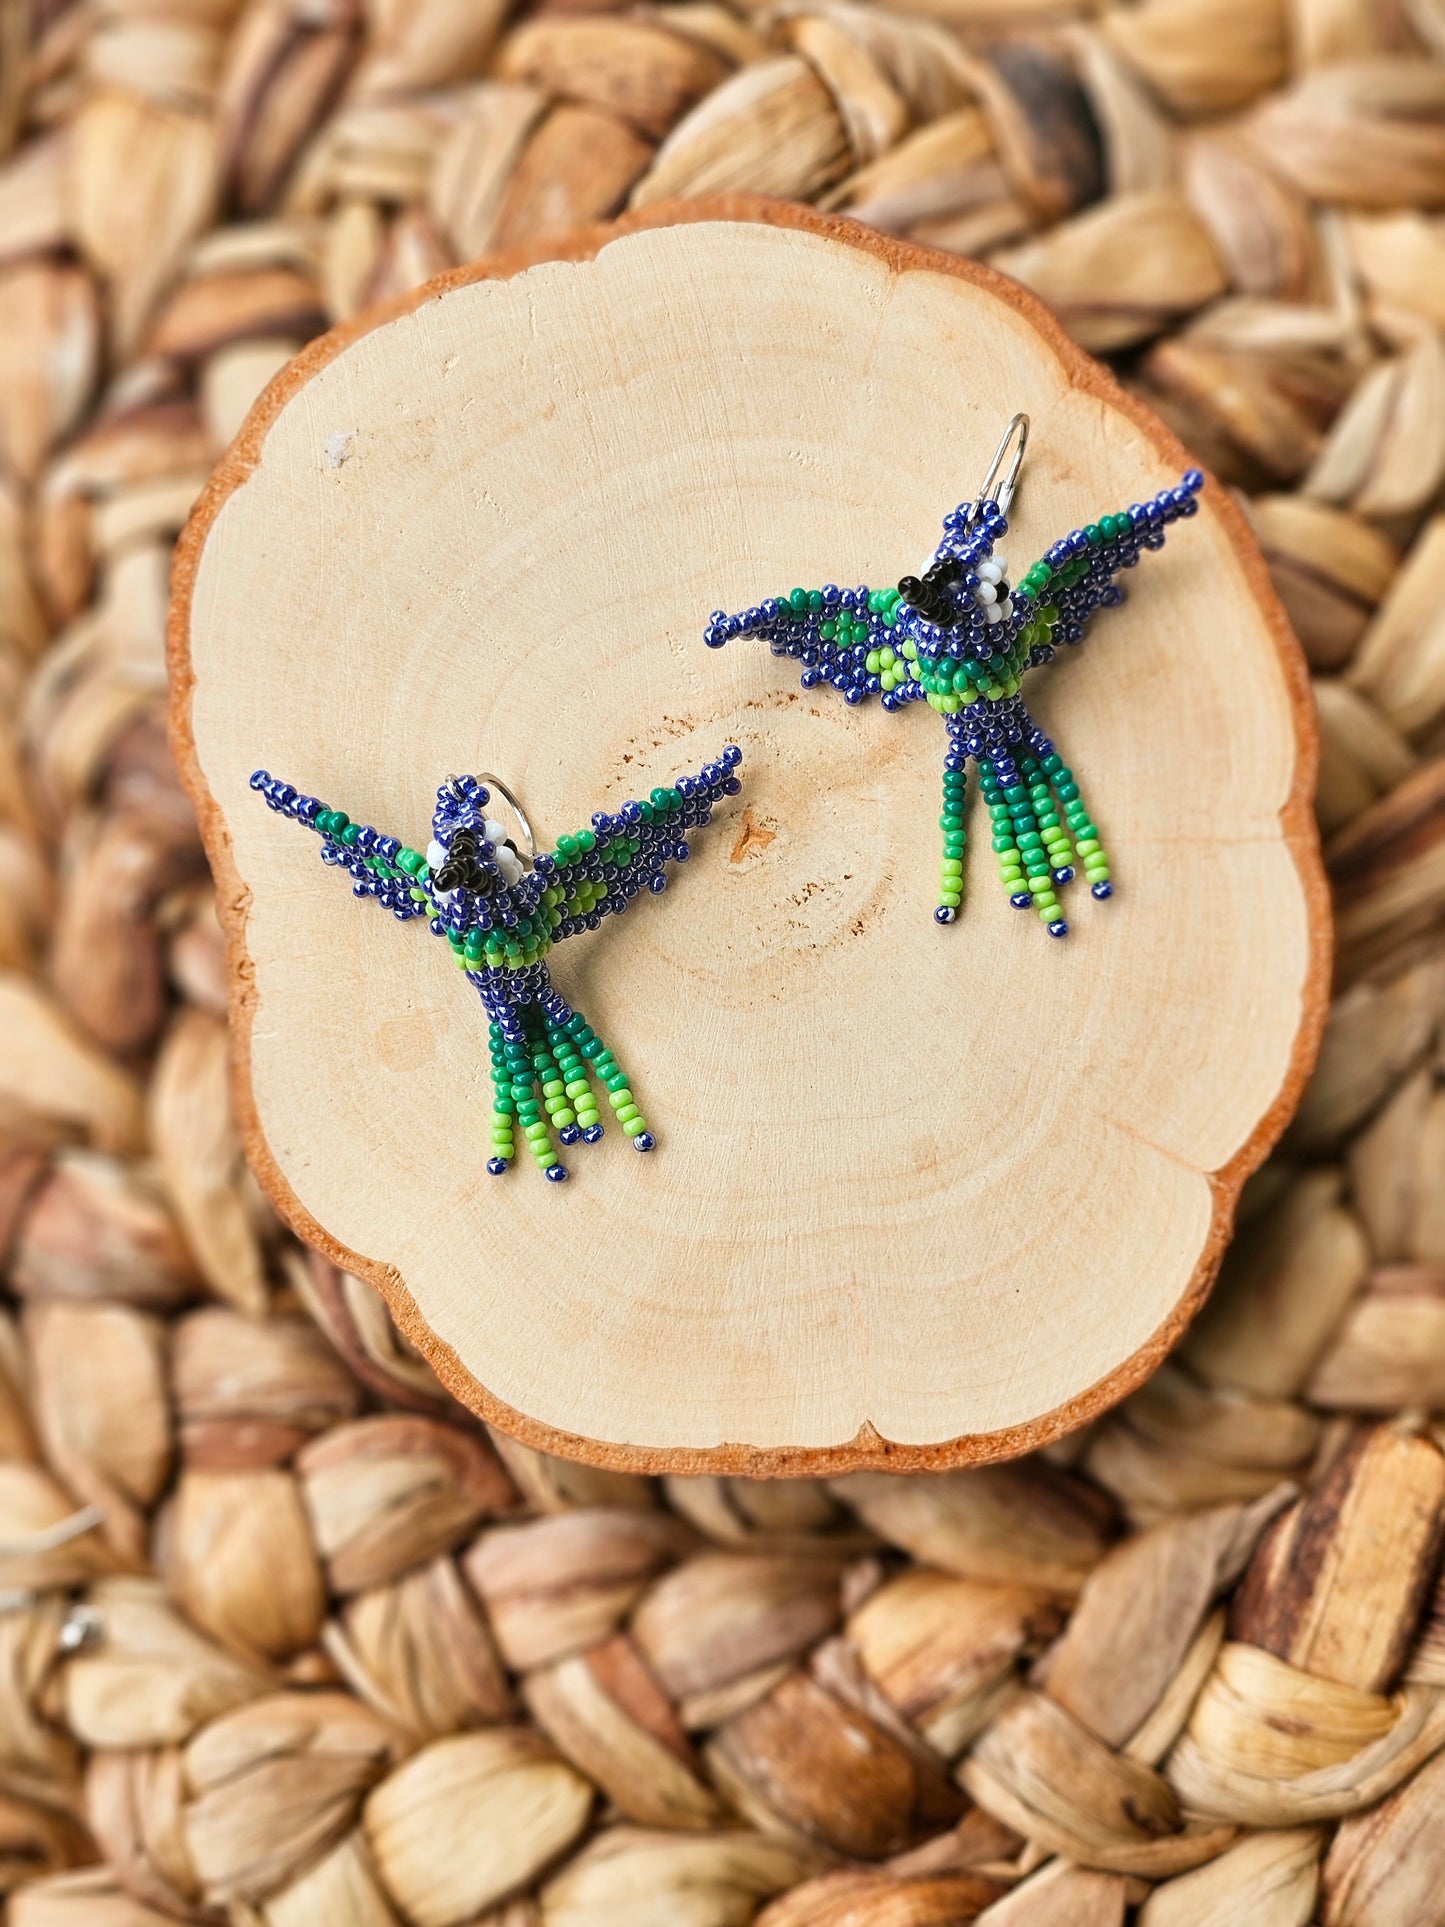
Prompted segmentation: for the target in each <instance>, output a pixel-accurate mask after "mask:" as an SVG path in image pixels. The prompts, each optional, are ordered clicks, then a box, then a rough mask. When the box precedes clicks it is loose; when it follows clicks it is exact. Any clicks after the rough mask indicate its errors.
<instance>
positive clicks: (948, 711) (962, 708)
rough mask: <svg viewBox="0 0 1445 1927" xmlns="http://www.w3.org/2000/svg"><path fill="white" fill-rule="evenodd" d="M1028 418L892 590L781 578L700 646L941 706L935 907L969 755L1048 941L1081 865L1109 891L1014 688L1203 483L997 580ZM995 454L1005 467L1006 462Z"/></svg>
mask: <svg viewBox="0 0 1445 1927" xmlns="http://www.w3.org/2000/svg"><path fill="white" fill-rule="evenodd" d="M1028 429H1029V419H1028V416H1027V415H1015V416H1014V418H1013V419H1012V421H1011V422H1010V423H1009V425H1008V427H1007V428H1006V429H1005V430H1004V434H1003V439H1002V440H1001V441H1000V443H999V445H998V449H997V451H996V452H995V454H994V458H993V462H992V464H991V466H990V468H989V472H988V475H987V476H986V477H985V479H984V484H983V487H982V488H981V489H980V490H979V492H978V495H977V497H976V498H975V500H974V501H972V502H960V503H959V505H958V507H957V508H956V509H954V510H953V511H952V513H951V514H949V515H947V516H945V518H944V522H943V540H942V541H941V542H940V543H939V545H938V547H937V548H936V549H935V550H934V552H933V558H932V560H931V561H930V562H929V564H928V567H927V568H926V569H925V570H924V572H923V575H922V576H921V577H919V576H912V575H906V576H904V577H903V579H902V580H901V581H900V582H899V584H898V586H897V588H895V589H881V590H877V589H869V588H868V587H867V586H866V585H865V586H864V587H862V588H858V589H839V588H836V587H834V586H833V585H832V584H829V586H828V587H826V588H823V589H813V590H806V589H794V590H793V591H792V593H791V594H790V595H786V596H770V597H769V598H768V599H767V600H766V601H764V602H762V603H760V604H759V605H758V606H757V607H756V608H752V609H744V610H742V611H740V612H739V613H738V614H736V615H728V614H726V613H725V612H724V611H723V610H721V609H719V610H717V611H715V613H714V614H713V616H712V618H711V620H710V622H709V624H708V627H707V629H706V630H705V632H704V635H703V640H704V642H706V643H707V645H708V647H709V648H710V649H721V648H722V646H723V644H724V643H727V642H731V641H733V640H734V639H735V638H737V637H740V636H761V637H763V638H764V639H765V640H766V641H767V642H768V643H769V644H770V645H771V647H772V651H773V654H774V655H775V656H791V657H792V658H793V659H794V660H795V661H798V662H801V663H802V664H803V676H802V682H803V687H804V688H805V689H816V688H818V687H819V686H820V685H821V684H824V683H826V684H828V685H830V686H831V687H832V688H834V689H836V690H838V691H839V692H840V693H841V694H842V696H843V699H844V701H845V702H848V703H854V704H856V703H861V702H865V701H867V699H868V698H869V697H870V696H880V697H881V698H882V703H883V707H884V709H888V710H894V709H901V708H903V707H904V706H905V704H907V703H911V702H917V701H919V700H920V699H921V700H923V701H925V702H927V703H928V704H929V706H930V707H931V708H933V709H936V710H937V711H938V712H939V714H940V715H941V716H942V717H943V720H944V724H945V726H946V728H947V731H948V746H947V750H946V753H945V755H944V759H943V810H942V813H941V815H940V817H939V824H940V827H941V828H942V831H943V870H942V882H941V884H940V887H939V892H938V907H937V909H936V910H935V911H934V913H933V914H934V916H935V918H936V919H937V920H938V922H939V923H952V922H953V920H954V917H955V915H956V914H957V912H958V908H959V906H960V904H961V903H962V902H963V849H964V806H965V800H966V790H967V780H968V778H967V771H968V765H969V763H970V762H972V763H973V764H974V765H975V767H976V768H977V771H978V779H979V788H980V789H981V790H982V791H983V799H984V802H985V804H986V806H987V808H988V813H989V817H990V819H991V822H992V828H993V847H994V853H995V855H996V856H997V857H998V861H999V874H1000V876H1001V877H1002V879H1003V884H1004V887H1005V889H1006V890H1007V891H1008V896H1009V901H1010V903H1012V904H1013V905H1014V906H1015V908H1017V909H1020V910H1028V909H1035V910H1037V911H1038V913H1039V915H1040V917H1041V918H1042V919H1043V922H1044V925H1045V927H1046V928H1047V930H1048V933H1049V935H1050V936H1051V937H1065V936H1067V935H1068V932H1069V926H1068V924H1067V923H1066V922H1065V920H1064V917H1063V913H1062V911H1061V909H1060V906H1059V898H1058V892H1059V890H1061V889H1062V888H1064V887H1065V886H1066V885H1067V884H1069V883H1072V882H1073V881H1074V878H1075V875H1076V874H1077V868H1078V867H1080V866H1081V867H1082V869H1083V872H1084V877H1085V880H1086V881H1087V882H1088V884H1089V885H1090V888H1091V891H1092V894H1093V895H1094V896H1096V897H1100V898H1102V897H1107V896H1110V895H1111V894H1112V893H1113V879H1112V874H1111V870H1110V865H1109V859H1108V856H1107V855H1106V854H1105V851H1104V846H1103V843H1102V841H1101V840H1100V837H1099V831H1098V828H1097V826H1096V824H1095V823H1094V820H1093V818H1092V816H1091V815H1090V812H1089V808H1088V805H1087V804H1086V803H1085V801H1084V798H1083V795H1082V794H1081V792H1080V789H1079V785H1078V783H1077V781H1076V780H1075V778H1074V773H1073V771H1072V770H1071V769H1070V768H1069V767H1068V765H1067V764H1066V763H1065V762H1064V760H1063V758H1062V757H1061V756H1060V755H1059V754H1058V752H1057V750H1056V749H1055V748H1054V745H1053V743H1052V742H1050V740H1049V738H1048V737H1047V736H1046V735H1045V734H1044V732H1043V731H1042V730H1041V729H1040V728H1039V726H1038V724H1037V723H1035V722H1034V720H1033V718H1032V717H1031V716H1030V715H1029V712H1028V710H1027V709H1026V708H1025V706H1024V702H1023V698H1022V697H1021V696H1020V694H1019V688H1020V685H1021V683H1022V681H1023V678H1024V677H1025V675H1026V674H1027V673H1028V671H1029V670H1030V669H1036V668H1038V667H1039V666H1040V665H1041V664H1043V663H1046V662H1049V661H1051V660H1052V658H1053V656H1054V653H1055V650H1056V648H1057V645H1058V644H1059V643H1067V644H1069V645H1071V646H1072V645H1075V644H1077V643H1080V642H1082V641H1083V638H1084V630H1085V626H1086V624H1087V623H1088V621H1089V618H1090V616H1091V615H1092V614H1093V613H1094V611H1095V610H1096V609H1099V608H1112V607H1114V606H1115V605H1116V604H1118V603H1120V602H1122V601H1123V600H1124V591H1123V589H1122V587H1121V586H1120V585H1119V584H1118V583H1116V582H1115V580H1114V578H1115V576H1116V575H1117V574H1118V573H1119V571H1120V570H1121V569H1132V568H1133V567H1134V566H1135V565H1136V564H1137V563H1138V561H1139V557H1140V554H1141V553H1142V552H1143V551H1144V550H1145V549H1159V548H1162V547H1163V546H1164V531H1165V529H1166V528H1167V527H1168V525H1169V524H1170V523H1171V522H1174V521H1177V520H1178V519H1179V518H1180V517H1181V516H1189V515H1193V514H1195V513H1196V512H1197V509H1198V504H1197V502H1196V501H1195V497H1196V495H1197V494H1198V492H1199V490H1200V489H1201V488H1202V487H1203V485H1204V477H1203V475H1202V474H1201V473H1200V471H1199V470H1198V469H1197V468H1192V469H1190V470H1189V471H1188V472H1187V473H1186V474H1185V475H1184V476H1183V477H1182V479H1181V481H1180V483H1179V485H1178V487H1177V488H1169V489H1165V490H1163V491H1162V493H1160V494H1159V495H1156V496H1155V497H1154V499H1153V500H1152V501H1150V502H1135V503H1134V504H1133V506H1132V507H1130V508H1128V509H1123V510H1120V511H1119V512H1118V513H1117V514H1113V515H1101V516H1100V517H1099V519H1098V521H1097V522H1090V523H1088V524H1086V525H1085V526H1084V527H1083V528H1077V529H1073V530H1071V531H1070V533H1069V534H1068V535H1066V536H1063V537H1061V538H1060V539H1059V541H1057V542H1055V543H1054V544H1053V546H1052V547H1051V548H1049V549H1048V550H1047V551H1046V552H1045V554H1044V555H1043V556H1042V557H1041V558H1040V559H1039V560H1038V561H1037V562H1035V563H1034V565H1033V567H1032V568H1030V569H1029V570H1027V571H1026V572H1025V574H1024V575H1023V576H1022V577H1021V578H1020V579H1019V580H1018V581H1017V582H1016V583H1015V584H1014V585H1013V586H1012V587H1010V584H1009V580H1008V573H1007V570H1008V564H1007V563H1006V562H1005V560H1004V558H1003V557H1002V556H1001V555H996V554H995V553H994V548H995V544H996V543H997V542H998V541H999V540H1000V538H1001V537H1002V536H1003V535H1004V533H1005V532H1006V531H1007V528H1008V522H1007V520H1006V519H1005V518H1006V515H1007V511H1008V508H1009V504H1010V502H1011V501H1012V499H1013V494H1014V489H1015V487H1016V485H1017V482H1018V475H1019V469H1020V467H1021V466H1022V463H1023V457H1024V448H1025V446H1026V444H1027V441H1028ZM1005 465H1007V467H1005Z"/></svg>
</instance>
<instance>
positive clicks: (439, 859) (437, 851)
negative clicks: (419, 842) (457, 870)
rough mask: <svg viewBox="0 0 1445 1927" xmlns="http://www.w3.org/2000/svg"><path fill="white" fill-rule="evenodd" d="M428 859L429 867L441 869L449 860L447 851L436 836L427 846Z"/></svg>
mask: <svg viewBox="0 0 1445 1927" xmlns="http://www.w3.org/2000/svg"><path fill="white" fill-rule="evenodd" d="M426 860H427V864H428V867H429V868H431V869H433V870H439V869H440V868H441V867H442V865H443V864H444V863H445V862H446V860H447V853H446V851H445V850H444V849H443V848H442V846H441V844H440V843H438V842H437V840H436V838H435V837H433V838H432V840H431V842H430V843H428V844H427V846H426Z"/></svg>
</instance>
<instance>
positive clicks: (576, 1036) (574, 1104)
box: [487, 1005, 654, 1183]
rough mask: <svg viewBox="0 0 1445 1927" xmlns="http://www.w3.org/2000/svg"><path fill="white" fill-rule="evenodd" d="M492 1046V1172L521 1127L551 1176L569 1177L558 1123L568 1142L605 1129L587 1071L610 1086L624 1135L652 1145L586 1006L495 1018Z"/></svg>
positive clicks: (642, 1147)
mask: <svg viewBox="0 0 1445 1927" xmlns="http://www.w3.org/2000/svg"><path fill="white" fill-rule="evenodd" d="M491 1046H492V1087H493V1096H492V1155H491V1157H490V1159H489V1160H488V1163H487V1169H488V1170H489V1171H490V1172H491V1173H492V1175H493V1176H494V1177H500V1176H501V1175H502V1173H503V1172H504V1171H505V1170H506V1169H507V1166H508V1165H509V1164H510V1163H511V1161H512V1159H513V1158H514V1157H515V1156H516V1155H517V1138H518V1135H519V1134H520V1136H521V1140H522V1144H523V1146H524V1147H525V1149H527V1150H529V1151H530V1152H531V1153H532V1156H533V1157H534V1158H535V1159H536V1162H537V1167H538V1169H539V1170H540V1171H541V1172H542V1173H543V1174H544V1175H545V1176H546V1177H548V1178H551V1179H552V1180H553V1182H554V1183H556V1182H559V1181H560V1180H561V1179H563V1178H565V1177H566V1175H567V1168H566V1166H565V1165H564V1164H562V1163H560V1162H559V1161H558V1157H557V1147H556V1144H555V1143H554V1142H553V1137H552V1133H553V1131H554V1130H555V1131H556V1133H557V1137H558V1139H560V1141H561V1142H562V1143H563V1144H567V1145H571V1144H579V1143H580V1144H595V1143H596V1142H597V1140H598V1139H599V1138H600V1137H601V1136H602V1113H601V1111H600V1110H599V1108H598V1103H597V1097H596V1094H595V1093H594V1091H593V1088H592V1084H591V1082H590V1080H589V1075H588V1074H589V1072H590V1073H591V1076H592V1077H595V1078H596V1079H597V1081H598V1083H599V1084H600V1085H601V1086H602V1088H603V1090H604V1091H605V1092H606V1094H607V1099H608V1102H609V1103H610V1105H611V1106H612V1109H613V1111H614V1113H615V1114H616V1117H617V1122H618V1123H619V1124H620V1125H621V1126H622V1131H623V1135H624V1136H626V1137H630V1138H631V1139H632V1142H633V1146H634V1148H635V1149H637V1150H639V1151H650V1150H651V1149H652V1147H653V1143H654V1139H653V1136H652V1133H651V1132H650V1131H649V1130H648V1128H647V1120H646V1118H644V1117H643V1115H642V1112H641V1111H640V1110H639V1109H638V1106H637V1103H636V1100H635V1099H634V1097H633V1095H632V1089H631V1086H630V1084H629V1082H628V1079H627V1077H626V1075H625V1073H624V1072H623V1070H622V1068H621V1066H620V1065H619V1064H618V1062H617V1059H616V1058H615V1057H614V1056H613V1055H612V1052H611V1051H610V1050H609V1049H608V1048H607V1046H606V1045H605V1044H604V1043H603V1041H602V1039H601V1038H600V1037H599V1036H598V1035H597V1033H596V1031H595V1030H593V1029H592V1027H591V1025H590V1024H588V1022H587V1020H586V1019H585V1018H584V1017H583V1016H582V1014H581V1012H580V1011H575V1010H574V1011H572V1012H571V1013H570V1014H569V1015H568V1016H567V1018H566V1019H565V1021H563V1022H558V1021H557V1020H556V1019H555V1018H553V1017H550V1016H547V1015H545V1014H544V1013H543V1012H542V1011H541V1010H539V1009H537V1008H536V1007H535V1006H531V1005H529V1006H526V1007H525V1008H524V1009H522V1010H521V1011H519V1012H518V1013H517V1021H516V1022H515V1023H514V1024H512V1025H510V1026H507V1025H504V1024H503V1023H502V1022H501V1021H500V1020H498V1021H494V1022H493V1024H492V1027H491Z"/></svg>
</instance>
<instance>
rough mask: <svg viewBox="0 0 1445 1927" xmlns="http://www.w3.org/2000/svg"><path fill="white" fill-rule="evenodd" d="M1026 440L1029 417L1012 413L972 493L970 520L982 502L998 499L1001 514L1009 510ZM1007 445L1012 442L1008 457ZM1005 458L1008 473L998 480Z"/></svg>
mask: <svg viewBox="0 0 1445 1927" xmlns="http://www.w3.org/2000/svg"><path fill="white" fill-rule="evenodd" d="M1028 442H1029V418H1028V416H1027V415H1024V414H1018V415H1015V416H1014V417H1013V419H1012V420H1011V421H1010V422H1009V425H1008V427H1007V428H1006V429H1005V430H1004V431H1003V438H1002V440H1001V441H1000V442H999V445H998V447H997V448H996V449H995V450H994V452H993V460H992V461H991V462H990V463H989V465H988V474H987V475H985V476H984V478H983V486H982V488H980V490H979V491H978V494H977V495H976V496H975V497H974V502H973V510H972V513H971V514H970V516H969V518H968V519H969V521H970V522H972V521H974V520H975V519H976V518H977V515H978V512H979V510H980V509H981V508H982V507H983V504H984V503H985V502H997V503H998V506H999V509H1000V511H1001V512H1002V513H1003V514H1004V515H1007V514H1008V512H1009V505H1010V503H1011V502H1012V501H1013V498H1014V490H1015V489H1016V488H1017V487H1018V480H1019V470H1020V469H1021V468H1022V467H1023V463H1024V450H1025V449H1026V448H1027V447H1028ZM1010 445H1012V446H1013V457H1012V459H1011V460H1010V459H1009V448H1010ZM1005 461H1008V473H1007V475H1004V478H1003V480H1002V481H1001V482H1000V481H999V476H1000V474H1002V473H1003V466H1004V463H1005Z"/></svg>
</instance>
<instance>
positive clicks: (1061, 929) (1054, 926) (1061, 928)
mask: <svg viewBox="0 0 1445 1927" xmlns="http://www.w3.org/2000/svg"><path fill="white" fill-rule="evenodd" d="M1068 934H1069V926H1068V925H1067V924H1066V923H1065V922H1064V920H1063V918H1062V917H1060V918H1058V919H1057V921H1056V922H1054V923H1051V924H1050V925H1049V935H1050V936H1051V937H1067V936H1068Z"/></svg>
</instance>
